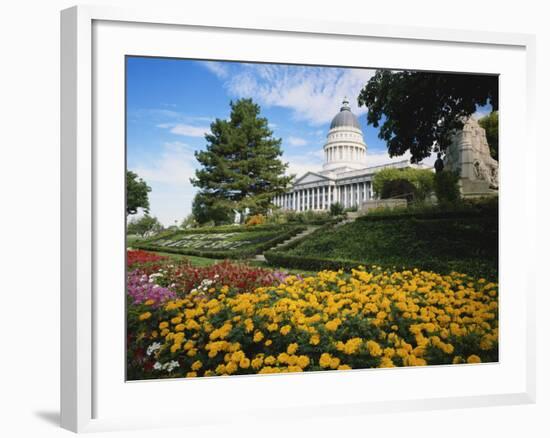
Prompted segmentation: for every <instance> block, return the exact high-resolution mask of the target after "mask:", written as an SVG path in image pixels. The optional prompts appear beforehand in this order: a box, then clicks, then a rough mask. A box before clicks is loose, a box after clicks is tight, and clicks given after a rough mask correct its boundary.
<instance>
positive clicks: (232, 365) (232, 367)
mask: <svg viewBox="0 0 550 438" xmlns="http://www.w3.org/2000/svg"><path fill="white" fill-rule="evenodd" d="M238 369H239V367H238V366H237V364H236V363H235V362H229V363H228V364H227V365H226V366H225V372H226V373H227V374H233V373H234V372H235V371H237V370H238Z"/></svg>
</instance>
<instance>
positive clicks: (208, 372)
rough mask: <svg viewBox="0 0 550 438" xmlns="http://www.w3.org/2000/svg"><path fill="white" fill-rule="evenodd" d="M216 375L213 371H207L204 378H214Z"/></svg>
mask: <svg viewBox="0 0 550 438" xmlns="http://www.w3.org/2000/svg"><path fill="white" fill-rule="evenodd" d="M213 375H214V372H213V371H211V370H206V371H205V372H204V377H212V376H213Z"/></svg>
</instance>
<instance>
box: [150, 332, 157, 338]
mask: <svg viewBox="0 0 550 438" xmlns="http://www.w3.org/2000/svg"><path fill="white" fill-rule="evenodd" d="M158 335H159V333H158V332H157V331H156V330H153V331H152V332H151V337H152V338H157V337H158Z"/></svg>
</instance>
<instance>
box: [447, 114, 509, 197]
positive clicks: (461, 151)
mask: <svg viewBox="0 0 550 438" xmlns="http://www.w3.org/2000/svg"><path fill="white" fill-rule="evenodd" d="M443 162H444V166H445V169H446V170H452V171H455V172H458V174H459V175H460V191H461V192H462V195H463V196H464V197H476V196H488V195H496V194H497V193H498V161H496V160H495V159H494V158H493V157H491V153H490V150H489V143H487V137H486V135H485V129H483V128H482V127H481V126H480V125H479V123H478V122H477V120H476V119H474V118H473V117H469V118H468V119H467V120H466V121H465V123H464V127H463V128H462V130H461V131H459V132H457V133H456V134H455V135H454V136H453V138H452V142H451V145H450V146H449V147H448V148H447V150H446V153H445V158H444V160H443Z"/></svg>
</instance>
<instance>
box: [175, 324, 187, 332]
mask: <svg viewBox="0 0 550 438" xmlns="http://www.w3.org/2000/svg"><path fill="white" fill-rule="evenodd" d="M174 330H175V331H177V332H182V331H184V330H185V324H178V325H177V326H176V327H174Z"/></svg>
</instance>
